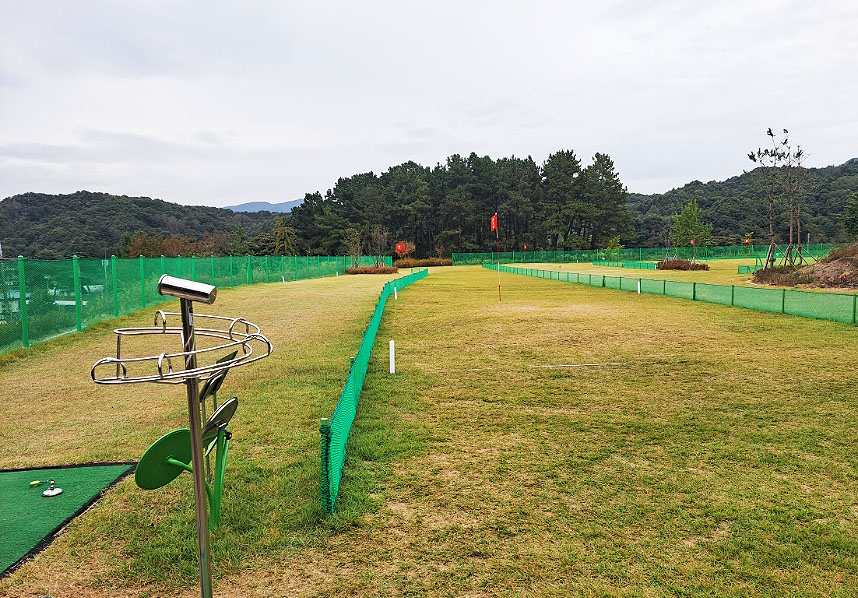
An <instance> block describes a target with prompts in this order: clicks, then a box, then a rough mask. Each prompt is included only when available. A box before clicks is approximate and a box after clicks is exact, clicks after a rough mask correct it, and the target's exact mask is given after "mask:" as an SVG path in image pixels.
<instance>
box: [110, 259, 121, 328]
mask: <svg viewBox="0 0 858 598" xmlns="http://www.w3.org/2000/svg"><path fill="white" fill-rule="evenodd" d="M110 276H111V278H112V280H113V315H114V316H118V315H119V288H118V287H117V285H116V282H117V281H116V256H115V255H111V256H110Z"/></svg>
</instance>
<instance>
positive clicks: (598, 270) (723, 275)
mask: <svg viewBox="0 0 858 598" xmlns="http://www.w3.org/2000/svg"><path fill="white" fill-rule="evenodd" d="M706 263H707V264H709V270H692V271H682V270H642V269H638V268H618V267H614V266H597V265H593V264H592V263H590V262H586V263H580V264H559V263H550V262H548V263H533V264H510V265H513V266H516V267H519V268H536V269H539V270H555V271H561V272H578V273H580V274H599V275H605V276H623V277H626V278H648V279H656V280H676V281H679V282H703V283H707V284H724V285H737V286H739V285H742V286H760V285H755V284H754V282H753V281H752V278H753V275H752V274H739V273H738V271H739V269H738V267H739V266H752V265H754V259H753V258H751V259H747V258H746V259H729V260H710V261H708V262H706ZM764 286H766V287H767V288H783V287H776V286H770V285H764ZM790 288H791V287H790ZM801 290H807V291H816V292H838V293H843V292H847V293H851V292H854V290H853V289H845V290H844V289H818V288H802V289H801Z"/></svg>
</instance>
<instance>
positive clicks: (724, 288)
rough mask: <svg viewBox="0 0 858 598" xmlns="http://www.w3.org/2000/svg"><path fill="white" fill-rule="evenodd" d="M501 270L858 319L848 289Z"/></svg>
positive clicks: (823, 317) (764, 308) (857, 308)
mask: <svg viewBox="0 0 858 598" xmlns="http://www.w3.org/2000/svg"><path fill="white" fill-rule="evenodd" d="M483 267H484V268H488V269H490V270H495V269H497V265H496V264H483ZM500 270H501V272H507V273H510V274H522V275H525V276H534V277H537V278H545V279H549V280H560V281H563V282H577V283H580V284H586V285H591V286H596V287H605V288H608V289H616V290H622V291H632V292H637V291H638V285H640V292H641V293H649V294H654V295H667V296H669V297H681V298H683V299H691V300H693V301H705V302H706V303H717V304H720V305H734V306H737V307H744V308H747V309H757V310H760V311H770V312H775V313H783V314H789V315H792V316H802V317H805V318H817V319H820V320H833V321H835V322H846V323H858V295H852V294H845V293H814V292H810V291H793V290H790V289H762V288H755V287H743V286H734V285H721V284H706V283H702V282H678V281H675V280H656V279H647V278H632V277H626V276H603V275H598V274H579V273H576V272H558V271H556V270H538V269H535V268H517V267H515V266H501V267H500Z"/></svg>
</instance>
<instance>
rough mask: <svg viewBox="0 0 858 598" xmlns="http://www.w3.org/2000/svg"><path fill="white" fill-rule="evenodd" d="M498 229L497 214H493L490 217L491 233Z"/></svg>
mask: <svg viewBox="0 0 858 598" xmlns="http://www.w3.org/2000/svg"><path fill="white" fill-rule="evenodd" d="M497 229H498V213H497V212H495V215H494V216H492V231H493V232H494V231H496V230H497Z"/></svg>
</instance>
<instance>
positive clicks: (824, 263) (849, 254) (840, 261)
mask: <svg viewBox="0 0 858 598" xmlns="http://www.w3.org/2000/svg"><path fill="white" fill-rule="evenodd" d="M754 282H757V283H761V284H774V285H780V286H810V287H836V288H842V287H858V242H856V243H853V244H852V245H849V246H847V247H840V248H838V249H835V250H834V251H833V252H831V254H830V255H828V256H827V257H824V258H823V259H821V260H819V261H818V262H816V263H815V264H811V265H810V266H804V267H803V268H797V269H796V268H791V267H789V266H781V267H778V268H769V269H767V270H757V271H756V272H755V273H754Z"/></svg>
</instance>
